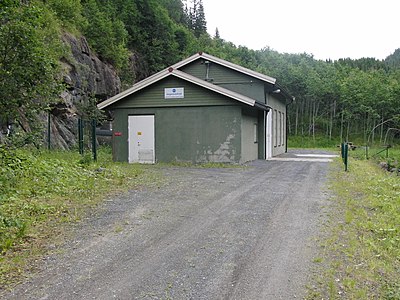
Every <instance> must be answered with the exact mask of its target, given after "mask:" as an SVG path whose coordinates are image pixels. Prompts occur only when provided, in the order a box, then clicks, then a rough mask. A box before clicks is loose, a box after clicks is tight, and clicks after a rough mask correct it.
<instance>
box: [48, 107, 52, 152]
mask: <svg viewBox="0 0 400 300" xmlns="http://www.w3.org/2000/svg"><path fill="white" fill-rule="evenodd" d="M50 122H51V115H50V111H48V112H47V150H50V149H51V124H50Z"/></svg>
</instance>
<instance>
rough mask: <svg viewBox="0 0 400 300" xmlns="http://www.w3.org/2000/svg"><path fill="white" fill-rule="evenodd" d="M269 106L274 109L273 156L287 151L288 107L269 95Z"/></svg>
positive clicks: (272, 111) (272, 112)
mask: <svg viewBox="0 0 400 300" xmlns="http://www.w3.org/2000/svg"><path fill="white" fill-rule="evenodd" d="M267 104H268V105H269V106H271V107H272V110H271V112H270V113H271V114H272V145H273V147H272V155H273V156H276V155H279V154H282V153H285V151H286V117H287V116H286V105H285V103H283V102H282V101H281V100H279V99H277V98H275V97H273V95H269V96H268V98H267Z"/></svg>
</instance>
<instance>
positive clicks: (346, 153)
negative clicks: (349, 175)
mask: <svg viewBox="0 0 400 300" xmlns="http://www.w3.org/2000/svg"><path fill="white" fill-rule="evenodd" d="M348 158H349V145H348V144H347V143H346V144H344V170H345V171H346V172H347V166H348Z"/></svg>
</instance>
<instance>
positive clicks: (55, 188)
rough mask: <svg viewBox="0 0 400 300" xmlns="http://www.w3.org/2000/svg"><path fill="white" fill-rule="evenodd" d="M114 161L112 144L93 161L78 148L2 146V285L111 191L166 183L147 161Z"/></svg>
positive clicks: (0, 151)
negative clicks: (144, 163) (42, 149)
mask: <svg viewBox="0 0 400 300" xmlns="http://www.w3.org/2000/svg"><path fill="white" fill-rule="evenodd" d="M110 161H111V153H110V151H109V150H108V149H102V150H101V151H100V152H99V155H98V162H97V163H93V162H92V161H91V159H90V157H87V156H83V157H81V156H79V154H77V153H72V152H40V151H37V150H33V151H28V150H17V149H8V148H6V147H4V146H1V147H0V170H1V172H0V286H6V285H8V284H11V283H13V282H15V280H18V279H20V276H22V275H23V273H24V272H25V270H28V269H29V268H31V267H33V266H34V264H32V263H33V262H34V261H35V259H37V257H38V256H40V255H42V254H43V253H44V252H45V251H46V249H47V247H48V243H49V242H51V243H56V242H57V237H58V236H63V234H62V232H63V230H64V229H65V228H64V225H65V224H68V223H70V222H77V221H79V220H80V219H81V218H82V217H83V216H84V214H85V213H86V212H87V211H88V209H89V208H93V207H94V206H95V205H96V204H98V203H100V202H102V201H103V200H104V199H105V197H107V196H110V195H111V193H115V192H117V191H123V190H126V189H127V188H134V187H138V186H143V185H149V184H159V183H160V181H159V177H157V176H158V175H157V173H156V172H151V171H150V170H148V169H145V168H144V166H140V165H129V164H116V163H111V162H110ZM65 230H67V229H65ZM58 242H62V241H60V240H59V241H58Z"/></svg>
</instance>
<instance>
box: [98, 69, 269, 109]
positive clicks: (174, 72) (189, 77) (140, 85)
mask: <svg viewBox="0 0 400 300" xmlns="http://www.w3.org/2000/svg"><path fill="white" fill-rule="evenodd" d="M174 66H175V65H174ZM168 76H174V77H177V78H180V79H183V80H185V81H188V82H191V83H193V84H195V85H197V86H200V87H203V88H206V89H208V90H210V91H213V92H216V93H218V94H220V95H224V96H227V97H229V98H231V99H233V100H236V101H238V102H241V103H243V104H246V105H249V106H253V107H257V108H259V109H262V110H269V109H270V107H269V106H267V105H265V104H262V103H259V102H257V101H256V100H254V99H251V98H249V97H247V96H244V95H241V94H239V93H236V92H233V91H231V90H228V89H225V88H223V87H221V86H218V85H214V84H211V83H209V82H207V81H205V80H202V79H199V78H197V77H195V76H192V75H189V74H187V73H185V72H182V71H179V70H177V69H176V68H174V67H169V68H168V69H165V70H163V71H161V72H158V73H156V74H154V75H152V76H150V77H147V78H146V79H144V80H142V81H139V82H138V83H136V84H134V85H133V86H132V87H131V88H129V89H127V90H125V91H123V92H121V93H119V94H117V95H115V96H113V97H111V98H109V99H107V100H105V101H103V102H101V103H99V104H98V105H97V107H98V108H99V109H104V108H106V107H108V106H110V105H112V104H114V103H116V102H118V101H119V100H121V99H123V98H125V97H127V96H129V95H131V94H134V93H136V92H138V91H140V90H142V89H144V88H146V87H148V86H150V85H152V84H153V83H156V82H158V81H160V80H162V79H164V78H166V77H168Z"/></svg>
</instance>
